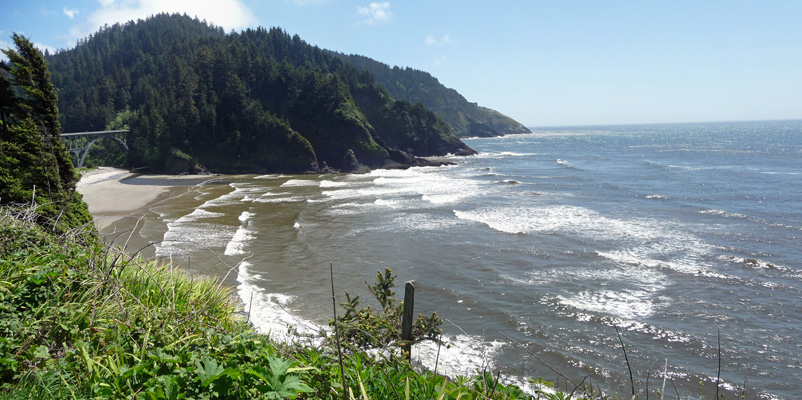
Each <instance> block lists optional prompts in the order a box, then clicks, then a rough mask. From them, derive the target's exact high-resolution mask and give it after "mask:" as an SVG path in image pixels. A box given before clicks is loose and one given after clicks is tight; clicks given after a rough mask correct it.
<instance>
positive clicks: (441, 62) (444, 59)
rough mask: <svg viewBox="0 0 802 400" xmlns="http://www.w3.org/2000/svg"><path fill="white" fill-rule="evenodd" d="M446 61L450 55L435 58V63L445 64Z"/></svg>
mask: <svg viewBox="0 0 802 400" xmlns="http://www.w3.org/2000/svg"><path fill="white" fill-rule="evenodd" d="M446 62H448V57H446V56H440V57H437V58H436V59H435V60H434V65H443V64H445V63H446Z"/></svg>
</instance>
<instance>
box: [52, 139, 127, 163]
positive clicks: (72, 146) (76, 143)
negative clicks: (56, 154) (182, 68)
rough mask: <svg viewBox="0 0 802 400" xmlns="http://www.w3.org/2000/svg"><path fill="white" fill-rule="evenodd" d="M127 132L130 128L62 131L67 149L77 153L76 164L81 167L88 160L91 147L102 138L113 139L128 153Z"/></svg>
mask: <svg viewBox="0 0 802 400" xmlns="http://www.w3.org/2000/svg"><path fill="white" fill-rule="evenodd" d="M127 133H128V130H116V131H98V132H76V133H62V134H61V140H62V141H63V142H64V146H65V147H66V148H67V151H69V152H70V153H72V154H74V155H75V159H76V165H75V166H76V167H78V168H80V167H83V165H84V161H86V156H87V155H88V154H89V149H90V148H91V147H92V145H93V144H95V142H97V141H98V140H100V139H111V140H112V141H114V143H116V144H117V147H119V148H120V150H122V151H123V153H125V154H127V153H128V145H127V144H126V143H125V136H126V134H127Z"/></svg>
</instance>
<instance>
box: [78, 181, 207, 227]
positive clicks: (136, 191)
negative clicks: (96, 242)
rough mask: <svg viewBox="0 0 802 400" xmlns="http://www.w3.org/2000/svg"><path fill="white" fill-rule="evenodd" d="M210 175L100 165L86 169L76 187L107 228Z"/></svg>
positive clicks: (96, 223)
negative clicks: (142, 171) (135, 170)
mask: <svg viewBox="0 0 802 400" xmlns="http://www.w3.org/2000/svg"><path fill="white" fill-rule="evenodd" d="M208 179H211V177H210V176H200V177H199V176H171V175H138V174H132V173H130V172H128V171H127V170H124V169H119V168H111V167H100V168H98V169H96V170H92V171H87V172H86V173H84V175H83V176H82V177H81V180H80V181H79V182H78V184H77V185H76V186H77V187H76V188H77V190H78V192H79V193H81V195H83V198H84V201H85V202H86V203H87V204H88V205H89V212H90V213H92V216H93V217H94V219H95V225H96V226H97V228H98V229H99V230H104V229H106V228H108V227H110V226H111V225H112V224H114V222H115V221H118V220H120V219H121V218H123V217H126V216H129V215H132V214H135V213H137V212H139V211H140V210H143V209H145V208H146V207H148V206H149V205H151V204H154V203H156V202H158V201H162V200H164V199H167V198H169V197H171V196H172V195H175V194H177V193H180V192H184V191H186V190H189V188H190V187H191V186H193V185H195V184H196V183H200V182H202V181H204V180H208ZM176 189H184V190H183V191H181V190H176Z"/></svg>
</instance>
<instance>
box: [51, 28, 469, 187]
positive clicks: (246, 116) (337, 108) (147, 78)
mask: <svg viewBox="0 0 802 400" xmlns="http://www.w3.org/2000/svg"><path fill="white" fill-rule="evenodd" d="M48 61H49V63H50V66H51V71H52V77H53V78H52V79H53V83H54V84H55V86H56V87H57V88H58V89H59V98H60V103H59V107H60V108H61V110H62V122H63V124H64V130H65V131H67V132H69V131H86V130H101V129H107V128H127V129H130V131H131V133H130V137H129V140H128V142H129V152H128V154H127V161H126V162H127V164H128V166H129V167H149V168H151V169H152V170H156V171H167V172H181V171H180V170H181V169H185V168H183V167H181V166H187V165H193V164H200V165H203V166H206V167H208V168H209V169H212V170H216V171H221V172H305V171H318V170H320V169H321V168H324V167H326V168H334V169H345V170H348V169H350V168H351V164H352V161H353V160H354V159H355V160H356V162H358V163H359V164H361V165H364V166H367V167H369V168H379V167H403V166H408V165H420V164H421V163H423V164H425V161H423V160H419V159H416V158H415V157H423V156H436V155H445V154H449V153H452V154H463V155H467V154H473V153H474V151H473V150H471V149H470V148H468V147H467V146H466V145H465V144H464V143H462V142H460V141H459V140H458V139H457V138H456V136H455V135H454V134H453V133H452V130H451V128H450V127H449V125H448V124H446V123H444V122H443V121H442V120H441V119H440V118H439V117H438V116H437V115H436V114H434V113H433V112H432V111H431V110H429V109H427V108H426V107H424V106H423V105H420V104H418V105H412V104H410V103H409V102H407V101H404V100H398V99H394V98H393V97H392V96H391V95H390V94H389V93H388V92H387V91H386V90H385V89H384V88H382V87H381V86H380V84H379V83H377V81H376V80H375V78H374V77H373V76H372V75H371V74H370V73H368V72H365V71H360V70H359V69H357V68H356V67H355V66H353V65H351V64H350V63H347V62H344V61H343V60H342V59H341V58H339V57H337V56H335V55H333V54H332V53H331V52H327V51H324V50H321V49H319V48H317V47H313V46H310V45H308V44H307V43H305V42H304V41H303V40H301V39H300V38H299V37H298V36H294V37H290V36H289V35H288V34H287V33H286V32H284V31H282V30H280V29H276V28H274V29H270V30H266V29H263V28H258V29H255V30H247V31H244V32H242V33H231V34H225V33H224V32H223V31H222V29H220V28H216V27H214V26H208V25H207V24H205V23H203V22H200V21H198V20H196V19H191V18H189V17H186V16H178V15H166V14H162V15H157V16H155V17H151V18H149V19H147V20H145V21H141V20H140V21H138V22H136V23H134V22H130V23H127V24H125V25H114V26H112V27H107V28H104V29H103V30H101V31H99V32H98V33H96V34H94V35H92V36H90V37H89V38H87V39H86V40H83V41H81V42H80V43H79V44H78V45H77V46H76V47H75V48H74V49H72V50H68V51H62V52H59V53H57V54H55V55H52V56H50V57H49V59H48ZM399 151H400V152H401V153H404V154H405V156H403V157H400V156H398V154H400V153H398V152H399ZM393 154H395V155H396V156H392V155H393ZM399 159H403V160H407V161H406V162H399V161H398V160H399Z"/></svg>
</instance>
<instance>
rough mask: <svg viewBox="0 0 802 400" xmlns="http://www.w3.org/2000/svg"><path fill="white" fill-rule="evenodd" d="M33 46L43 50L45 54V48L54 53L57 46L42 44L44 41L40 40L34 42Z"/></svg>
mask: <svg viewBox="0 0 802 400" xmlns="http://www.w3.org/2000/svg"><path fill="white" fill-rule="evenodd" d="M33 47H36V48H37V49H39V51H41V52H42V54H45V50H47V51H49V52H50V54H53V53H55V52H56V48H55V47H53V46H48V45H46V44H42V43H39V42H33Z"/></svg>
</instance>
